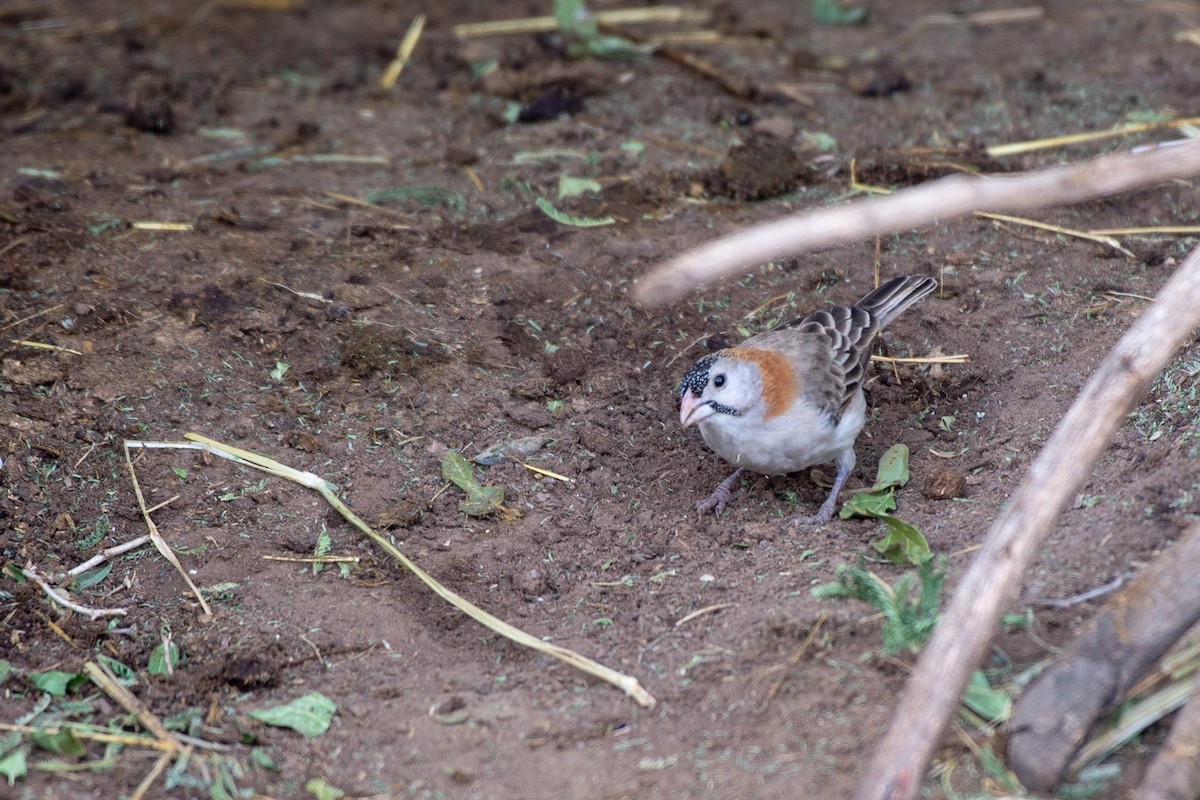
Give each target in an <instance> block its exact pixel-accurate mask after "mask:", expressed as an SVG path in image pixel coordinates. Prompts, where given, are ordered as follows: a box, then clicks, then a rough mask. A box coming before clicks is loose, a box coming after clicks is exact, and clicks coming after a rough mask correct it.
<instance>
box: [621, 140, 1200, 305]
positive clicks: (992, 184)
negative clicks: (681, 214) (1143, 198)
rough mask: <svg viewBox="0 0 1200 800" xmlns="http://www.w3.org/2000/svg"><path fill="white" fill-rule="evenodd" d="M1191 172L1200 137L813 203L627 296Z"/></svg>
mask: <svg viewBox="0 0 1200 800" xmlns="http://www.w3.org/2000/svg"><path fill="white" fill-rule="evenodd" d="M1197 173H1200V140H1196V141H1193V142H1188V143H1186V144H1182V145H1178V146H1175V147H1164V148H1159V149H1155V150H1149V151H1146V152H1143V153H1138V154H1137V155H1134V154H1131V153H1122V154H1118V155H1109V156H1101V157H1100V158H1095V159H1092V160H1090V161H1084V162H1081V163H1078V164H1071V165H1068V166H1064V167H1051V168H1050V169H1044V170H1039V171H1037V172H1027V173H1023V174H1020V175H1004V176H994V175H993V176H983V177H980V176H968V175H951V176H950V177H947V178H941V179H939V180H936V181H930V182H928V183H924V184H921V185H920V186H914V187H912V188H910V189H903V190H901V191H899V192H896V193H895V194H893V195H889V196H887V197H871V198H868V199H866V200H860V201H858V202H856V203H848V204H846V205H842V206H833V207H829V208H821V209H817V210H815V211H810V212H808V213H806V214H800V215H798V216H791V217H785V218H783V219H780V220H775V221H773V222H766V223H763V224H760V225H754V226H751V227H749V228H746V229H745V230H742V231H738V232H737V233H733V234H730V235H728V236H724V237H722V238H720V239H717V240H715V241H713V242H709V243H708V244H704V245H701V246H699V247H696V248H693V249H691V250H688V251H687V252H685V253H683V254H682V255H680V256H677V257H676V258H673V259H671V260H670V261H668V262H666V263H665V264H663V265H661V266H659V267H658V268H657V269H655V270H654V271H653V272H651V273H650V274H649V275H647V276H645V277H644V278H642V279H641V280H640V281H639V282H638V285H637V287H636V291H635V296H636V297H637V299H638V301H640V302H642V303H644V304H646V305H650V306H658V305H664V304H666V303H669V302H672V301H675V300H678V299H679V298H681V297H682V296H683V295H684V294H686V293H687V292H690V291H691V290H693V289H696V288H697V287H700V286H703V285H705V284H707V283H711V282H713V281H715V280H718V279H720V278H725V277H729V276H731V275H737V274H739V273H742V272H745V271H747V270H749V269H750V268H751V267H754V266H756V265H758V264H762V263H765V262H767V261H770V260H771V259H773V258H782V257H784V256H790V255H795V254H796V253H798V252H803V251H808V250H816V249H818V248H822V247H829V246H830V245H834V244H841V243H845V242H857V241H861V240H863V239H866V238H868V237H871V236H874V235H876V234H880V233H894V232H896V231H906V230H910V229H912V228H915V227H918V226H921V225H928V224H930V223H933V222H945V221H946V220H949V219H953V218H955V217H961V216H963V215H965V214H969V213H971V212H973V211H992V212H1013V211H1028V210H1030V209H1034V208H1044V207H1046V206H1056V205H1065V204H1068V203H1078V202H1081V201H1083V200H1091V199H1093V198H1097V197H1106V196H1108V195H1112V194H1118V193H1120V192H1126V191H1129V190H1130V189H1136V188H1138V187H1141V186H1149V185H1152V184H1155V183H1160V182H1162V181H1165V180H1170V179H1172V178H1182V177H1187V176H1190V175H1195V174H1197Z"/></svg>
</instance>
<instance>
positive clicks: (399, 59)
mask: <svg viewBox="0 0 1200 800" xmlns="http://www.w3.org/2000/svg"><path fill="white" fill-rule="evenodd" d="M423 30H425V15H424V14H417V16H415V17H413V21H412V25H410V26H408V33H406V34H404V38H403V39H401V40H400V45H399V46H398V47H397V48H396V57H395V58H393V59H392V63H390V64H388V65H387V69H385V70H384V71H383V75H381V76H380V78H379V88H381V89H384V90H387V89H391V88H392V87H393V86H395V85H396V79H397V78H399V77H400V73H401V72H403V71H404V67H405V65H406V64H408V59H409V58H411V57H412V54H413V50H415V49H416V47H417V41H418V40H419V39H420V38H421V31H423Z"/></svg>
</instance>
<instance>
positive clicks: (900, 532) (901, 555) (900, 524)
mask: <svg viewBox="0 0 1200 800" xmlns="http://www.w3.org/2000/svg"><path fill="white" fill-rule="evenodd" d="M874 516H875V517H876V518H877V519H879V520H880V521H882V522H883V524H884V525H885V526H886V527H887V533H886V534H884V536H883V538H882V539H880V540H879V541H877V542H874V543H873V544H872V545H871V546H872V547H874V548H875V549H876V550H878V551H879V553H880V554H881V555H882V556H883V557H884V558H886V559H887V560H888V561H891V562H892V563H893V564H900V565H904V564H913V565H917V564H921V563H924V562H925V561H928V560H929V559H931V558H933V551H932V550H930V549H929V542H928V541H926V540H925V536H924V535H923V534H922V533H921V532H920V531H919V530H917V528H916V526H914V525H910V524H909V523H907V522H904V521H903V520H901V519H897V518H896V517H893V516H891V515H890V514H876V515H874Z"/></svg>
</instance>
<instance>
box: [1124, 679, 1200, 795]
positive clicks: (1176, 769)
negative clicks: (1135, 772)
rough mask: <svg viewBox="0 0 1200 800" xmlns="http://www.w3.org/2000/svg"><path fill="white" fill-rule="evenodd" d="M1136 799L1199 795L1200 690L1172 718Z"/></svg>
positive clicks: (1193, 693)
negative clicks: (1168, 730)
mask: <svg viewBox="0 0 1200 800" xmlns="http://www.w3.org/2000/svg"><path fill="white" fill-rule="evenodd" d="M1136 795H1137V796H1138V797H1139V798H1141V800H1192V799H1193V798H1195V797H1196V796H1198V795H1200V690H1193V692H1192V696H1191V698H1190V699H1189V700H1188V702H1187V705H1185V706H1184V707H1183V708H1182V709H1181V710H1180V712H1179V714H1178V715H1177V716H1176V717H1175V724H1174V725H1172V726H1171V734H1170V736H1168V737H1167V742H1166V744H1164V745H1163V748H1162V750H1159V751H1158V755H1157V756H1155V758H1154V760H1153V761H1152V762H1150V768H1149V769H1148V770H1146V777H1145V779H1144V780H1143V781H1142V785H1141V786H1140V787H1138V791H1137V792H1136Z"/></svg>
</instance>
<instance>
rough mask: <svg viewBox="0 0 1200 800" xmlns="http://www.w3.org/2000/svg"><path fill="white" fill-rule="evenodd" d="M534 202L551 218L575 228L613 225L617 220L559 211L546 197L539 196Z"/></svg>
mask: <svg viewBox="0 0 1200 800" xmlns="http://www.w3.org/2000/svg"><path fill="white" fill-rule="evenodd" d="M533 202H534V205H536V206H537V207H538V209H539V210H540V211H541V212H542V213H543V214H545V215H546V216H547V217H549V218H550V219H552V220H554V221H555V222H558V223H561V224H563V225H570V226H572V227H575V228H599V227H602V226H604V225H612V224H614V223H615V222H616V221H617V220H616V219H615V218H613V217H577V216H574V215H573V214H568V213H566V212H565V211H559V210H558V209H557V208H555V207H554V204H553V203H551V202H550V201H549V200H547V199H546V198H544V197H539V198H537V199H536V200H534V201H533Z"/></svg>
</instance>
